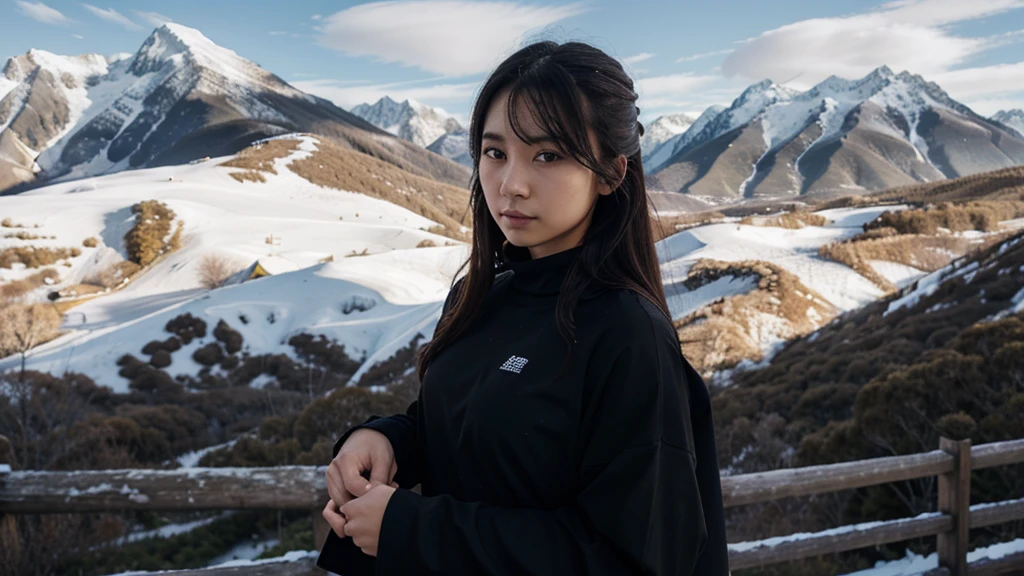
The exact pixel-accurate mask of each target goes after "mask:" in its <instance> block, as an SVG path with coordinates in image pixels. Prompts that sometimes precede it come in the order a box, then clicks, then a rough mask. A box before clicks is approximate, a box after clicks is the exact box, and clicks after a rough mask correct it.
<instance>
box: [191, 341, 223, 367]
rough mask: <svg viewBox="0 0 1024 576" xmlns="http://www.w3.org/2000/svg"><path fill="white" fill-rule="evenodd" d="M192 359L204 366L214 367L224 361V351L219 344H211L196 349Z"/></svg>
mask: <svg viewBox="0 0 1024 576" xmlns="http://www.w3.org/2000/svg"><path fill="white" fill-rule="evenodd" d="M192 359H193V360H195V361H196V362H198V363H200V364H202V365H203V366H213V365H214V364H217V363H218V362H220V361H221V360H223V359H224V349H223V348H221V347H220V344H219V343H217V342H210V343H209V344H207V345H206V346H203V347H201V348H198V349H196V351H195V352H193V353H192Z"/></svg>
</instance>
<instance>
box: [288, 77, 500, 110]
mask: <svg viewBox="0 0 1024 576" xmlns="http://www.w3.org/2000/svg"><path fill="white" fill-rule="evenodd" d="M291 85H292V86H294V87H296V88H298V89H299V90H302V91H304V92H309V93H310V94H315V95H317V96H320V97H321V98H326V99H328V100H330V101H331V102H334V103H335V104H337V105H338V106H341V107H342V108H344V109H346V110H348V109H349V108H352V107H353V106H356V105H358V104H363V103H364V102H365V103H369V104H372V103H374V102H376V101H377V100H380V99H381V97H383V96H390V97H391V99H392V100H395V101H396V102H401V101H402V100H416V101H418V102H423V103H426V104H429V105H430V106H436V105H438V104H439V103H452V104H457V105H462V104H465V103H467V102H468V104H466V108H469V107H471V106H472V102H469V101H470V100H472V99H473V96H474V95H475V93H476V90H477V89H478V88H479V87H480V85H479V83H476V82H466V83H459V84H433V85H427V86H418V87H409V86H408V83H394V84H359V83H355V82H339V81H336V80H304V81H296V82H292V83H291Z"/></svg>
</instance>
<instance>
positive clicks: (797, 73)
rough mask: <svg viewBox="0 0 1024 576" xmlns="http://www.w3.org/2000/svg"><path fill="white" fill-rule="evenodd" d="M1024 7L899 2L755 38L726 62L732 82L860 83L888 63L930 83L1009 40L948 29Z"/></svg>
mask: <svg viewBox="0 0 1024 576" xmlns="http://www.w3.org/2000/svg"><path fill="white" fill-rule="evenodd" d="M1019 8H1024V0H975V1H972V2H963V1H962V0H899V1H898V2H890V3H888V4H885V5H883V6H882V7H880V8H879V9H877V10H874V11H871V12H867V13H863V14H855V15H851V16H845V17H840V18H815V19H811V20H802V21H799V22H795V23H793V24H788V25H786V26H782V27H780V28H776V29H774V30H769V31H767V32H764V33H763V34H761V35H760V36H757V37H755V38H750V39H748V40H746V41H745V42H743V43H742V44H741V45H740V46H738V47H737V48H736V50H734V51H733V52H732V53H731V54H729V56H727V57H726V58H725V60H724V61H723V63H722V71H723V73H724V74H725V75H726V76H729V77H733V76H742V77H744V78H747V79H748V80H760V79H763V78H771V79H773V80H775V81H776V82H783V81H786V80H789V79H791V78H794V77H798V81H797V82H795V84H797V85H799V86H802V87H809V86H811V85H813V84H815V83H817V82H820V81H821V80H823V79H825V78H827V77H828V76H830V75H832V74H835V75H837V76H840V77H844V78H860V77H862V76H864V75H865V74H867V73H868V72H870V71H871V70H873V69H874V68H877V67H878V66H881V65H883V64H885V65H888V66H889V67H890V68H892V69H894V70H896V71H900V70H910V71H912V72H914V73H915V74H921V75H923V76H926V77H931V76H935V75H937V74H941V73H944V72H947V71H949V70H952V69H954V68H957V67H960V66H963V65H964V64H965V63H967V62H968V61H970V59H971V58H973V57H975V56H977V55H979V54H981V53H982V52H985V51H986V50H988V49H990V48H992V47H994V46H997V45H1000V44H1002V43H1005V41H1006V38H1005V37H998V36H997V37H991V38H973V37H964V36H957V35H955V34H954V33H953V32H952V31H951V30H950V27H949V25H951V24H953V23H955V22H960V21H965V20H972V19H976V18H982V17H986V16H993V15H996V14H1000V13H1003V12H1006V11H1009V10H1015V9H1019Z"/></svg>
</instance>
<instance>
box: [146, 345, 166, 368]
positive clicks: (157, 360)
mask: <svg viewBox="0 0 1024 576" xmlns="http://www.w3.org/2000/svg"><path fill="white" fill-rule="evenodd" d="M149 364H150V365H151V366H153V367H154V368H167V367H168V366H170V365H171V353H170V352H168V351H167V350H164V349H163V348H160V349H158V350H156V351H155V352H153V357H152V358H150V359H149Z"/></svg>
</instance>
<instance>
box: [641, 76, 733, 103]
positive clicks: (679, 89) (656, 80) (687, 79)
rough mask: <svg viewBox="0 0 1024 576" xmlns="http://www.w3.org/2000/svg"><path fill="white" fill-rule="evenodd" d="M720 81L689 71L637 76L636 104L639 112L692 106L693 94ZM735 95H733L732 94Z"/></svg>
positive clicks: (718, 78)
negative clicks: (637, 97) (664, 74)
mask: <svg viewBox="0 0 1024 576" xmlns="http://www.w3.org/2000/svg"><path fill="white" fill-rule="evenodd" d="M720 81H721V77H719V76H708V75H696V74H691V73H683V74H670V75H666V76H652V77H650V78H638V79H636V80H635V82H634V84H635V86H636V92H637V94H639V96H640V98H639V99H638V100H637V106H639V107H640V111H641V113H646V112H647V110H649V109H650V110H665V109H677V108H680V107H691V108H692V107H693V105H694V94H695V93H696V92H697V91H698V90H701V89H704V88H707V87H708V86H709V85H712V84H715V83H717V82H720ZM733 97H735V96H733Z"/></svg>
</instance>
